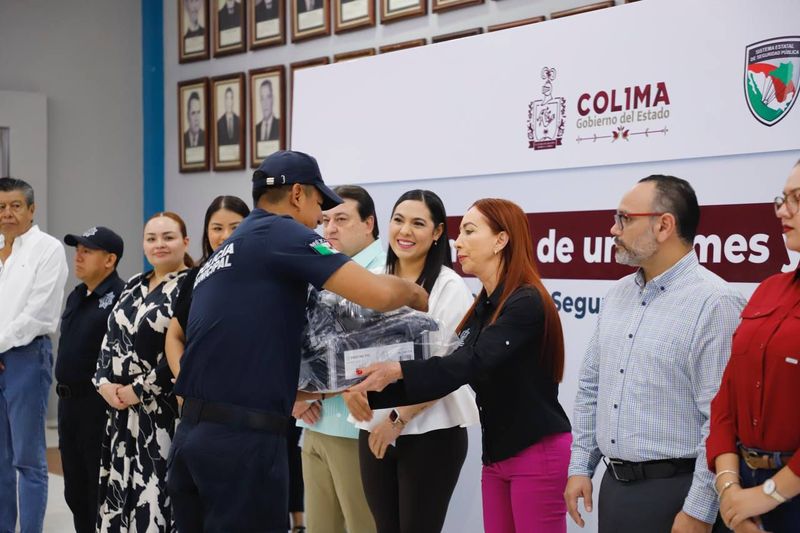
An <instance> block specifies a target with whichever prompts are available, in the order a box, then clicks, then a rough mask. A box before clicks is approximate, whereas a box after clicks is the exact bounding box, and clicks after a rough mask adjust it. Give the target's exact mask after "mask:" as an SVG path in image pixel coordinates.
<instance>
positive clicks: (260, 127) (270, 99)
mask: <svg viewBox="0 0 800 533" xmlns="http://www.w3.org/2000/svg"><path fill="white" fill-rule="evenodd" d="M284 73H285V69H284V67H283V65H278V66H276V67H267V68H262V69H256V70H251V71H250V166H252V167H253V168H256V167H258V165H260V164H261V162H262V161H263V160H264V158H265V157H267V156H268V155H270V154H272V153H275V152H277V151H278V150H283V149H284V148H285V147H286V113H285V112H284V110H285V109H286V106H285V100H286V99H285V94H286V91H285V87H286V85H285V81H284Z"/></svg>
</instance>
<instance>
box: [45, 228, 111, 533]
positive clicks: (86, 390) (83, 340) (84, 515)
mask: <svg viewBox="0 0 800 533" xmlns="http://www.w3.org/2000/svg"><path fill="white" fill-rule="evenodd" d="M64 242H65V243H66V244H67V245H69V246H74V247H75V248H76V249H75V259H74V261H73V265H74V267H75V276H76V277H77V278H78V279H79V280H81V281H82V282H83V283H81V284H80V285H78V286H77V287H75V289H74V290H73V291H72V293H71V294H70V295H69V297H68V298H67V305H66V307H65V309H64V314H63V316H62V317H61V337H60V339H59V343H58V358H57V359H56V373H55V375H56V381H57V385H56V394H58V397H59V400H58V448H59V450H60V451H61V463H62V465H63V468H64V498H65V499H66V500H67V505H69V508H70V510H71V511H72V515H73V521H74V523H75V531H76V532H77V533H84V532H94V531H95V522H96V520H97V480H98V479H99V475H100V446H101V443H102V441H103V429H104V428H105V425H106V421H107V419H108V414H107V413H106V402H105V401H104V400H103V398H101V397H100V395H98V394H97V391H96V390H95V387H94V385H93V384H92V381H91V380H92V376H94V373H95V370H96V366H97V356H98V354H99V353H100V344H101V343H102V342H103V336H104V335H105V333H106V324H107V322H108V315H109V313H111V310H112V309H113V308H114V304H115V303H116V302H117V298H119V295H120V293H121V292H122V288H123V287H124V285H125V282H124V281H122V279H120V277H119V275H117V264H118V263H119V260H120V259H121V258H122V252H123V249H124V245H123V242H122V238H120V236H119V235H117V234H116V233H114V232H113V231H111V230H110V229H108V228H104V227H102V226H97V227H94V228H91V229H89V230H87V231H86V232H84V233H83V235H67V236H66V237H64Z"/></svg>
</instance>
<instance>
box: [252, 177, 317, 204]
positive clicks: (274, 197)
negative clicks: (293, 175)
mask: <svg viewBox="0 0 800 533" xmlns="http://www.w3.org/2000/svg"><path fill="white" fill-rule="evenodd" d="M292 185H294V183H287V184H286V185H269V186H267V185H263V186H261V187H256V188H255V189H253V208H256V207H258V201H259V200H261V197H262V196H264V197H266V198H265V199H266V200H267V202H269V203H271V204H277V203H279V202H280V201H282V200H283V199H284V198H286V195H287V194H289V191H291V190H292ZM298 185H302V186H303V188H304V189H305V190H306V194H308V189H309V187H310V188H312V189H316V187H315V186H314V185H308V184H306V183H299V184H298Z"/></svg>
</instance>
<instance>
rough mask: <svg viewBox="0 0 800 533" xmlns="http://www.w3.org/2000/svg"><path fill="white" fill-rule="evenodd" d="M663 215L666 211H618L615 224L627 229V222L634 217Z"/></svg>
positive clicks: (615, 215)
mask: <svg viewBox="0 0 800 533" xmlns="http://www.w3.org/2000/svg"><path fill="white" fill-rule="evenodd" d="M661 215H666V213H624V212H622V211H617V212H616V213H614V225H615V226H617V227H618V228H619V229H620V231H622V230H624V229H625V223H626V222H628V221H629V220H630V219H632V218H634V217H660V216H661Z"/></svg>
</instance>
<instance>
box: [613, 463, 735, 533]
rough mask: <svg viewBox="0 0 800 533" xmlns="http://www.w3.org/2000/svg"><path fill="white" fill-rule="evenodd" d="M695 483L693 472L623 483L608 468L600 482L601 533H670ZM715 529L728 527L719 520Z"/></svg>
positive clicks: (716, 530) (716, 532) (720, 530)
mask: <svg viewBox="0 0 800 533" xmlns="http://www.w3.org/2000/svg"><path fill="white" fill-rule="evenodd" d="M691 485H692V473H691V472H687V473H683V474H677V475H676V476H674V477H671V478H666V479H643V480H640V481H632V482H628V483H623V482H621V481H617V480H616V479H614V476H612V475H611V471H610V470H606V473H605V475H604V476H603V481H602V482H601V483H600V502H599V505H600V511H599V520H600V533H669V532H670V530H671V529H672V523H673V522H674V521H675V515H677V514H678V512H680V510H681V509H682V508H683V502H684V500H685V499H686V495H687V494H689V487H690V486H691ZM713 531H714V532H715V533H718V532H722V531H728V529H727V528H725V526H724V525H723V524H722V522H721V521H720V520H717V524H716V525H715V527H714V530H713Z"/></svg>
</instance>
